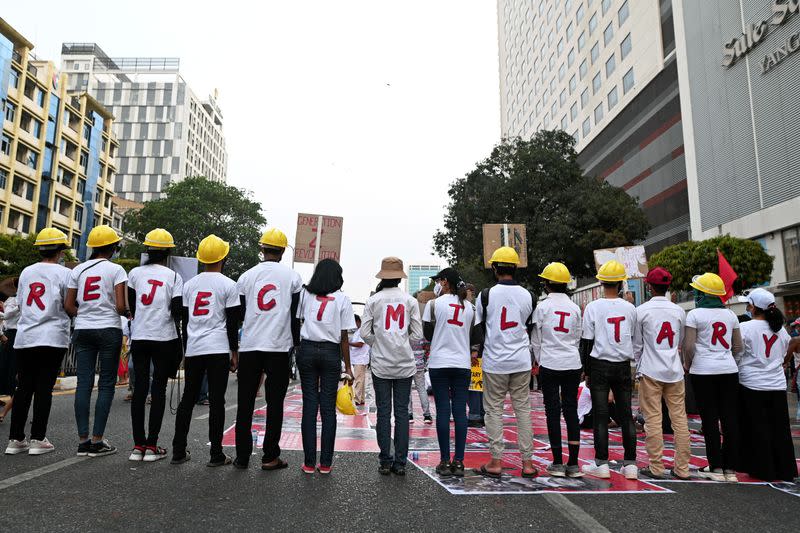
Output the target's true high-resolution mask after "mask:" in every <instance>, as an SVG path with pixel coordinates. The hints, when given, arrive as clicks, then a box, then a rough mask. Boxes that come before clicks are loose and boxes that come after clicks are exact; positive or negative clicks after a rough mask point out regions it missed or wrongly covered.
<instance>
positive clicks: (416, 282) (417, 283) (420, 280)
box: [406, 265, 441, 294]
mask: <svg viewBox="0 0 800 533" xmlns="http://www.w3.org/2000/svg"><path fill="white" fill-rule="evenodd" d="M440 270H441V268H439V266H438V265H408V279H407V280H406V291H407V292H408V293H409V294H414V293H415V292H417V291H421V290H422V289H424V288H425V287H427V286H428V284H429V283H430V282H431V278H432V277H433V276H435V275H436V274H438V273H439V271H440Z"/></svg>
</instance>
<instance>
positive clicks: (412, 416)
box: [408, 413, 414, 424]
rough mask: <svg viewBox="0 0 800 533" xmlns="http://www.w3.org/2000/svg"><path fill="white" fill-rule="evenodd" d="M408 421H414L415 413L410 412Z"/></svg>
mask: <svg viewBox="0 0 800 533" xmlns="http://www.w3.org/2000/svg"><path fill="white" fill-rule="evenodd" d="M408 423H409V424H413V423H414V415H412V414H411V413H408Z"/></svg>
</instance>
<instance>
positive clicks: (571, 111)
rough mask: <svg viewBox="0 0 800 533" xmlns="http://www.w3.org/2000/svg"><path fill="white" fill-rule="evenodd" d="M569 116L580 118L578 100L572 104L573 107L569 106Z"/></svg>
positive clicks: (573, 118)
mask: <svg viewBox="0 0 800 533" xmlns="http://www.w3.org/2000/svg"><path fill="white" fill-rule="evenodd" d="M569 118H571V119H572V120H575V119H576V118H578V104H577V102H576V103H574V104H572V107H570V108H569Z"/></svg>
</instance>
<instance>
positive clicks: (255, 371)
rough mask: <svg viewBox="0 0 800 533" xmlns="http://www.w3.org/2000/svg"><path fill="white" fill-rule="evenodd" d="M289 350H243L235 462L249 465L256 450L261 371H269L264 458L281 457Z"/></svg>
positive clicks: (266, 394) (237, 408) (240, 368)
mask: <svg viewBox="0 0 800 533" xmlns="http://www.w3.org/2000/svg"><path fill="white" fill-rule="evenodd" d="M290 368H291V367H290V365H289V353H288V352H240V353H239V372H238V376H239V391H238V393H237V395H236V398H237V402H238V406H237V407H236V462H237V463H238V464H240V465H246V464H247V463H248V462H249V461H250V454H251V453H252V452H253V435H252V433H251V429H252V426H253V409H254V408H255V404H256V393H257V392H258V385H259V383H260V382H261V373H262V372H264V373H266V374H267V379H266V381H265V382H264V388H265V397H266V400H267V419H266V426H267V427H266V432H265V434H264V446H263V447H262V451H263V452H264V455H263V458H262V462H264V463H269V462H272V461H274V460H275V459H277V458H278V457H280V455H281V447H280V445H279V442H280V440H281V430H282V429H283V400H284V399H285V398H286V389H287V388H289V377H290V372H291V369H290ZM209 385H210V384H209Z"/></svg>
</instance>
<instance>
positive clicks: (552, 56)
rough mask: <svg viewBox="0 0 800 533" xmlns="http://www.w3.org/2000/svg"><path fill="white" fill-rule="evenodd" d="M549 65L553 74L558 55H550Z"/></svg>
mask: <svg viewBox="0 0 800 533" xmlns="http://www.w3.org/2000/svg"><path fill="white" fill-rule="evenodd" d="M547 65H548V66H549V67H550V72H553V69H554V68H555V66H556V55H555V54H551V55H550V61H548V62H547Z"/></svg>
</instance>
